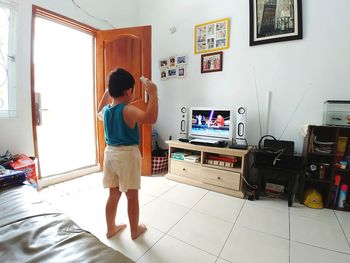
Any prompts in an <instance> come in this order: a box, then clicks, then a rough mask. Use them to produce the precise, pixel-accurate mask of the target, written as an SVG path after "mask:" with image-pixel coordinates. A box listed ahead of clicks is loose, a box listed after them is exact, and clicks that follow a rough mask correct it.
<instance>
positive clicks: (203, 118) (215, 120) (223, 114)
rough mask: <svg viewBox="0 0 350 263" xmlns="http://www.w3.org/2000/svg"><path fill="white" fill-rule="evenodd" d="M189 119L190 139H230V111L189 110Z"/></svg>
mask: <svg viewBox="0 0 350 263" xmlns="http://www.w3.org/2000/svg"><path fill="white" fill-rule="evenodd" d="M190 117H191V119H190V136H191V137H211V138H218V139H226V140H230V139H231V138H232V111H231V110H217V109H209V108H191V110H190Z"/></svg>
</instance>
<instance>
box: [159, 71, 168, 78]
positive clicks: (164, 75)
mask: <svg viewBox="0 0 350 263" xmlns="http://www.w3.org/2000/svg"><path fill="white" fill-rule="evenodd" d="M167 78H168V69H167V68H162V69H160V80H166V79H167Z"/></svg>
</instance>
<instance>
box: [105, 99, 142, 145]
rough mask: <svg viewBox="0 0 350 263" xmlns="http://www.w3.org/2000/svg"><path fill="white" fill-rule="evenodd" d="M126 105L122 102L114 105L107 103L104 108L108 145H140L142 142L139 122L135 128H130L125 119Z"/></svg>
mask: <svg viewBox="0 0 350 263" xmlns="http://www.w3.org/2000/svg"><path fill="white" fill-rule="evenodd" d="M124 107H125V104H124V103H121V104H117V105H115V106H113V107H111V106H110V105H106V106H104V108H103V126H104V131H105V138H106V144H108V145H112V146H118V145H135V144H136V145H138V144H139V142H140V135H139V128H138V125H137V123H136V125H135V127H134V128H133V129H130V128H129V126H128V125H127V124H126V123H125V121H124V117H123V110H124Z"/></svg>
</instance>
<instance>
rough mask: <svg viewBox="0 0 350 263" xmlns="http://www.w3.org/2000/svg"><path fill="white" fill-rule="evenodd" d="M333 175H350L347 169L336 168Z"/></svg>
mask: <svg viewBox="0 0 350 263" xmlns="http://www.w3.org/2000/svg"><path fill="white" fill-rule="evenodd" d="M335 173H339V174H349V175H350V170H349V169H340V168H336V169H335Z"/></svg>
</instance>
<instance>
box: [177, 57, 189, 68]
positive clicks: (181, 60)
mask: <svg viewBox="0 0 350 263" xmlns="http://www.w3.org/2000/svg"><path fill="white" fill-rule="evenodd" d="M186 64H187V56H186V55H178V56H176V65H178V66H180V65H186Z"/></svg>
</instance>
